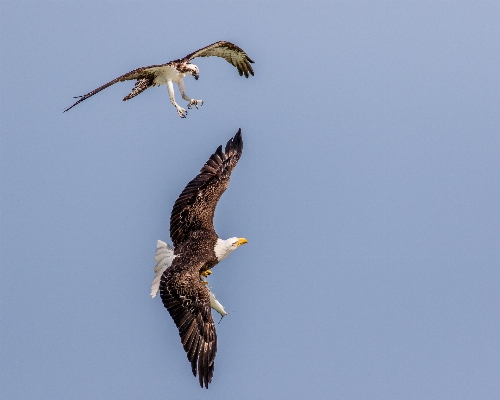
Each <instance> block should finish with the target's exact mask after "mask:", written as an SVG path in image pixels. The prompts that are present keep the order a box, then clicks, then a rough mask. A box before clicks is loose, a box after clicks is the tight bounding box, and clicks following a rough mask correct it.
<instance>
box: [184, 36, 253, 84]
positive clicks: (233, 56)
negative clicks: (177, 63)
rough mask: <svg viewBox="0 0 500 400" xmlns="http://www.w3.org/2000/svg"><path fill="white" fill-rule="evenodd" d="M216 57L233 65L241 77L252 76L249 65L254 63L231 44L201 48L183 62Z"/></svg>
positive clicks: (218, 43)
mask: <svg viewBox="0 0 500 400" xmlns="http://www.w3.org/2000/svg"><path fill="white" fill-rule="evenodd" d="M210 56H217V57H222V58H224V59H225V60H226V61H227V62H228V63H230V64H233V65H234V66H235V67H236V68H237V69H238V72H239V74H240V76H241V75H243V74H244V75H245V78H248V74H250V75H252V76H253V69H252V66H251V65H250V63H254V61H252V59H251V58H250V57H248V54H247V53H245V52H244V51H243V50H242V49H241V48H239V47H238V46H236V45H235V44H232V43H230V42H224V41H221V42H217V43H213V44H211V45H210V46H207V47H203V48H202V49H200V50H197V51H195V52H194V53H191V54H188V55H187V56H186V57H184V59H185V60H188V61H191V60H192V59H193V58H196V57H210Z"/></svg>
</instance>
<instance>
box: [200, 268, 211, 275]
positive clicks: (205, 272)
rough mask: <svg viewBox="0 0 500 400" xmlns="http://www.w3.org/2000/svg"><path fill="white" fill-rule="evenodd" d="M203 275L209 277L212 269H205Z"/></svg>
mask: <svg viewBox="0 0 500 400" xmlns="http://www.w3.org/2000/svg"><path fill="white" fill-rule="evenodd" d="M201 275H203V276H204V277H207V276H208V275H212V271H210V270H209V269H207V270H205V271H203V272H202V273H201Z"/></svg>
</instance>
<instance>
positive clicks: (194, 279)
mask: <svg viewBox="0 0 500 400" xmlns="http://www.w3.org/2000/svg"><path fill="white" fill-rule="evenodd" d="M185 264H189V267H190V268H186V265H185ZM202 265H203V261H201V262H199V263H197V262H196V261H194V260H190V259H189V257H188V258H186V257H182V255H181V256H179V257H176V258H175V259H174V262H173V263H172V266H171V267H169V268H168V269H167V270H166V271H165V273H164V274H163V276H162V278H161V283H160V294H161V299H162V301H163V305H164V306H165V308H167V310H168V312H169V313H170V316H171V317H172V319H173V320H174V322H175V325H176V326H177V328H178V329H179V335H180V337H181V342H182V345H183V347H184V351H185V352H186V354H187V358H188V360H189V361H190V362H191V370H192V372H193V375H194V376H196V374H197V373H198V379H199V382H200V386H201V387H206V388H207V389H208V384H209V383H210V382H211V381H212V377H213V374H214V360H215V355H216V353H217V333H216V332H215V324H214V320H213V319H212V313H211V310H210V292H209V290H208V288H207V287H206V286H205V285H203V284H202V283H201V281H200V279H199V275H198V273H195V274H192V273H191V271H192V269H194V270H199V269H200V268H201V266H202ZM191 267H192V268H191Z"/></svg>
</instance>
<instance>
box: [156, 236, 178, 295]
mask: <svg viewBox="0 0 500 400" xmlns="http://www.w3.org/2000/svg"><path fill="white" fill-rule="evenodd" d="M174 257H175V256H174V248H173V247H172V246H170V245H169V244H167V243H165V242H162V241H161V240H158V242H157V243H156V256H155V262H156V266H155V274H156V275H155V278H154V279H153V285H152V286H151V297H155V296H156V294H157V293H158V290H159V289H160V279H161V276H162V275H163V272H165V270H166V269H167V268H168V267H170V266H171V265H172V261H173V260H174Z"/></svg>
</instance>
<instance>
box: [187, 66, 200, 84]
mask: <svg viewBox="0 0 500 400" xmlns="http://www.w3.org/2000/svg"><path fill="white" fill-rule="evenodd" d="M184 68H185V69H186V70H187V71H186V72H185V73H186V74H189V75H193V76H194V79H196V80H198V78H199V77H200V70H199V69H198V67H197V66H196V65H194V64H191V63H189V64H186V65H185V66H184Z"/></svg>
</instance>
